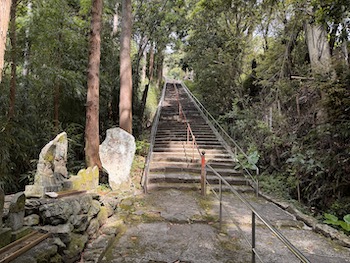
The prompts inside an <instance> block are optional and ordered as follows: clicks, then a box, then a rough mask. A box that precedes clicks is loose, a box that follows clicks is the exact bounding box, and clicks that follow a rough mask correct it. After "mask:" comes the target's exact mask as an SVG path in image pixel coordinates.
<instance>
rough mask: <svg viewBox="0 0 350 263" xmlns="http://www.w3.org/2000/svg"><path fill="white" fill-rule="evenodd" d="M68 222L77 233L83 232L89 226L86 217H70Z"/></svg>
mask: <svg viewBox="0 0 350 263" xmlns="http://www.w3.org/2000/svg"><path fill="white" fill-rule="evenodd" d="M69 221H70V222H71V224H72V225H73V226H74V230H73V231H74V232H77V233H81V232H84V231H85V230H86V229H87V227H88V225H89V220H88V216H87V215H72V216H71V218H70V220H69Z"/></svg>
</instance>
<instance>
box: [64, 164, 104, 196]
mask: <svg viewBox="0 0 350 263" xmlns="http://www.w3.org/2000/svg"><path fill="white" fill-rule="evenodd" d="M98 180H99V171H98V167H97V166H95V167H94V168H91V167H89V168H87V169H81V170H80V171H79V172H78V174H77V175H76V176H72V177H71V178H70V179H69V181H71V182H72V189H73V190H95V189H96V188H97V187H98Z"/></svg>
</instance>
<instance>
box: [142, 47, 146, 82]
mask: <svg viewBox="0 0 350 263" xmlns="http://www.w3.org/2000/svg"><path fill="white" fill-rule="evenodd" d="M142 61H143V62H142V69H141V83H144V82H145V79H146V69H147V52H146V51H145V50H144V51H143V59H142Z"/></svg>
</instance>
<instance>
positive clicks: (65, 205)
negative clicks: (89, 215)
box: [39, 200, 74, 226]
mask: <svg viewBox="0 0 350 263" xmlns="http://www.w3.org/2000/svg"><path fill="white" fill-rule="evenodd" d="M73 209H74V208H73V207H72V205H71V203H69V202H64V201H62V200H60V201H58V202H56V203H50V204H45V205H42V206H41V207H40V208H39V211H40V216H41V218H42V219H43V222H44V223H45V224H50V225H53V226H55V225H59V224H64V223H65V222H67V221H68V219H69V218H70V216H71V215H72V214H73Z"/></svg>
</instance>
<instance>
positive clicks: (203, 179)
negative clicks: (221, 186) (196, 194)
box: [201, 151, 207, 196]
mask: <svg viewBox="0 0 350 263" xmlns="http://www.w3.org/2000/svg"><path fill="white" fill-rule="evenodd" d="M205 164H206V163H205V151H203V152H202V155H201V193H202V196H205V195H206V193H207V189H206V184H207V183H206V181H207V171H206V168H205Z"/></svg>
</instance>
